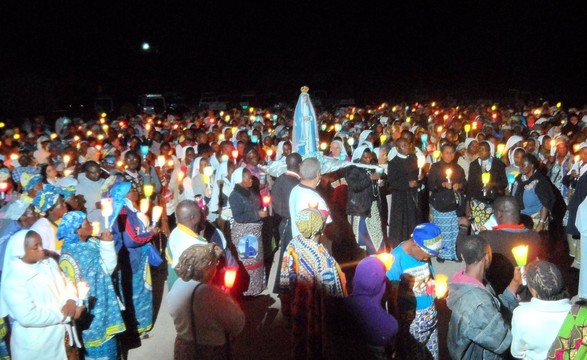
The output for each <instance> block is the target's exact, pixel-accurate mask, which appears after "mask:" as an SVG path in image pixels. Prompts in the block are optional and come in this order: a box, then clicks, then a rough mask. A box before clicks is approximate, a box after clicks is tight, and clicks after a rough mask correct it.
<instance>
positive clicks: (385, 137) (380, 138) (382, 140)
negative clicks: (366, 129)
mask: <svg viewBox="0 0 587 360" xmlns="http://www.w3.org/2000/svg"><path fill="white" fill-rule="evenodd" d="M379 141H380V142H381V143H382V144H383V143H384V142H386V141H387V135H385V134H381V135H380V136H379Z"/></svg>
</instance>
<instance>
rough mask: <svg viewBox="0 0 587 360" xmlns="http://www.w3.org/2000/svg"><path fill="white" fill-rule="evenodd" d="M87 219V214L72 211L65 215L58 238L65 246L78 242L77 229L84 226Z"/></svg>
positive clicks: (58, 230) (59, 228) (58, 231)
mask: <svg viewBox="0 0 587 360" xmlns="http://www.w3.org/2000/svg"><path fill="white" fill-rule="evenodd" d="M85 219H86V214H84V213H83V212H81V211H70V212H68V213H66V214H65V215H63V218H62V219H61V223H60V224H59V227H58V228H57V238H58V239H59V240H64V241H63V242H64V243H65V244H68V243H76V242H78V241H79V237H78V236H77V229H79V228H80V226H82V224H83V222H84V220H85Z"/></svg>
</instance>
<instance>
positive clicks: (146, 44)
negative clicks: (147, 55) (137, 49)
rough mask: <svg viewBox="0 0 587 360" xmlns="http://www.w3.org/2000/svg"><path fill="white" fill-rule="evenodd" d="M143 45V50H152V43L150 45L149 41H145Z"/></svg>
mask: <svg viewBox="0 0 587 360" xmlns="http://www.w3.org/2000/svg"><path fill="white" fill-rule="evenodd" d="M142 47H143V51H149V50H151V45H149V43H148V42H144V43H143V46H142Z"/></svg>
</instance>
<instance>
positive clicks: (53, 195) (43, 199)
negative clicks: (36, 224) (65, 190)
mask: <svg viewBox="0 0 587 360" xmlns="http://www.w3.org/2000/svg"><path fill="white" fill-rule="evenodd" d="M59 196H60V195H59V193H57V192H55V191H53V189H51V188H48V189H47V188H45V189H43V190H41V191H40V192H39V193H38V194H37V196H35V198H34V199H33V206H34V207H35V211H37V212H38V213H44V212H47V211H48V210H49V209H51V208H52V207H53V206H55V204H57V202H58V201H59Z"/></svg>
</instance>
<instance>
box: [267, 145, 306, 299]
mask: <svg viewBox="0 0 587 360" xmlns="http://www.w3.org/2000/svg"><path fill="white" fill-rule="evenodd" d="M301 163H302V157H301V156H300V154H298V153H291V154H289V155H288V156H287V157H286V158H285V164H286V166H287V170H286V172H285V173H283V174H281V175H280V176H279V177H278V178H277V179H276V180H275V183H274V184H273V188H272V189H271V196H272V198H273V212H274V213H275V214H277V215H279V217H281V222H280V223H279V263H278V266H277V276H276V277H275V285H274V287H273V292H274V293H278V292H279V276H280V273H281V261H282V258H283V253H284V252H285V249H286V248H287V245H288V244H289V242H290V241H291V238H292V236H291V215H290V213H289V195H290V193H291V190H292V189H293V188H294V187H295V186H296V185H297V184H299V183H300V175H299V174H300V164H301Z"/></svg>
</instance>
